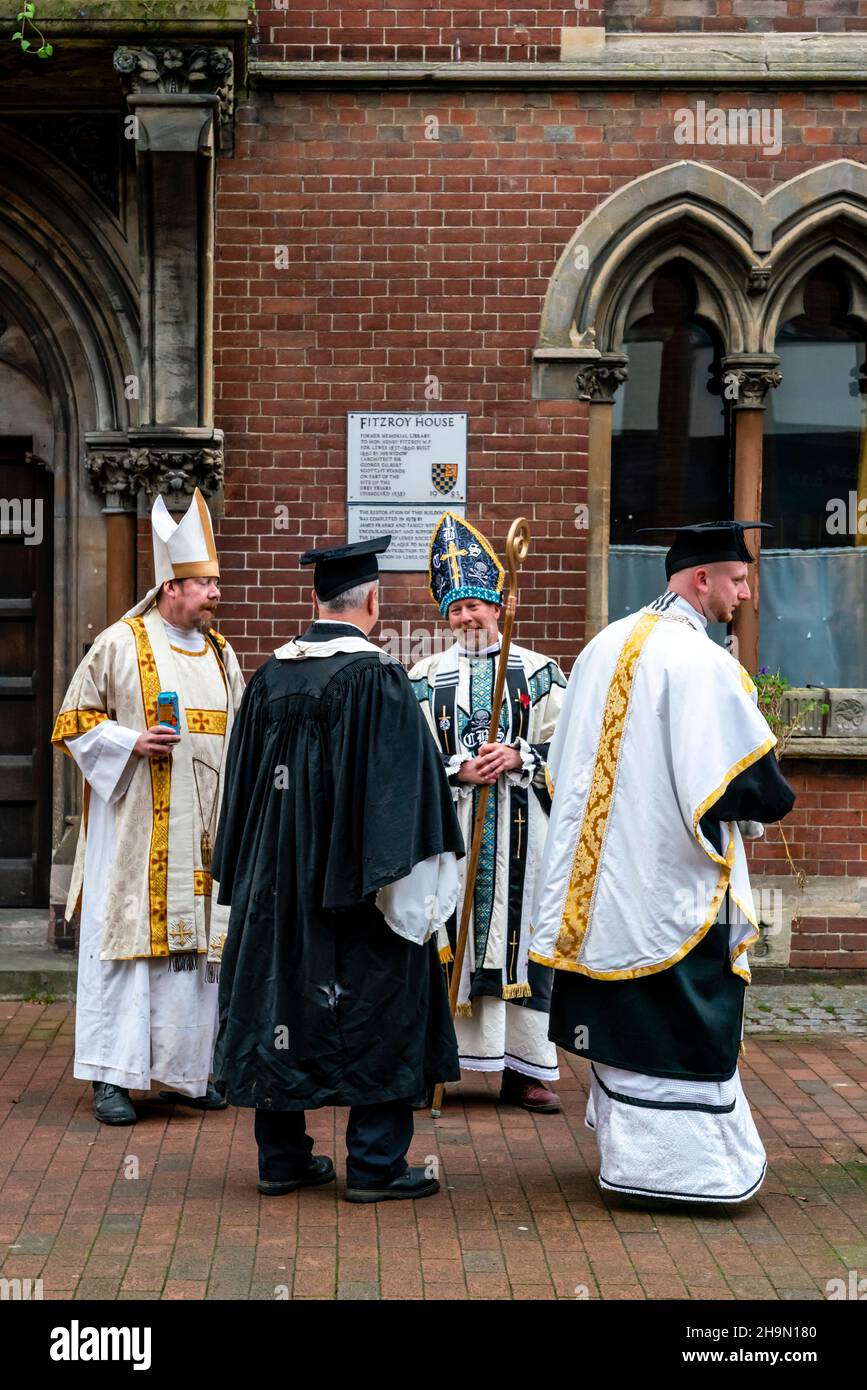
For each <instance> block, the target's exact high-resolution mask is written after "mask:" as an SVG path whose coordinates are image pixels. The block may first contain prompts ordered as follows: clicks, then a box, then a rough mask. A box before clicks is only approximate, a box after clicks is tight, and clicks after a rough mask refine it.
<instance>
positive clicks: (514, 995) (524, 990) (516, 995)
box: [503, 984, 533, 999]
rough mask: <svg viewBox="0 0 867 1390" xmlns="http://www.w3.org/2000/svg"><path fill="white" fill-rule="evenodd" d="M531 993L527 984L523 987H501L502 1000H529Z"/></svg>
mask: <svg viewBox="0 0 867 1390" xmlns="http://www.w3.org/2000/svg"><path fill="white" fill-rule="evenodd" d="M532 993H533V991H532V989H531V988H530V986H529V985H528V984H523V985H503V998H504V999H529V998H530V996H531V994H532Z"/></svg>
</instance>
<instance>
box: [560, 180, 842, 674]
mask: <svg viewBox="0 0 867 1390" xmlns="http://www.w3.org/2000/svg"><path fill="white" fill-rule="evenodd" d="M831 255H833V256H835V257H837V258H838V259H839V260H840V262H841V264H844V265H845V266H846V267H847V268H848V273H849V275H850V277H851V284H852V287H853V288H852V294H851V302H852V305H853V306H854V307H853V312H855V313H856V314H858V315H860V313H861V312H862V305H863V303H864V294H865V283H867V281H865V267H867V168H865V166H864V165H862V164H859V163H856V162H855V161H853V160H835V161H831V162H829V163H827V164H824V165H820V166H818V167H816V168H814V169H810V170H808V171H807V172H806V173H804V174H801V175H799V176H797V177H796V178H794V179H791V180H789V181H788V182H787V183H784V184H782V185H780V186H779V187H778V188H775V189H774V190H772V192H771V193H769V194H768V195H766V196H764V197H763V196H761V195H759V194H758V193H756V192H755V191H754V190H753V189H751V188H749V187H748V186H747V185H746V184H743V183H741V182H740V181H739V180H737V179H735V178H732V177H731V176H730V175H727V174H724V173H722V172H721V171H719V170H716V169H713V168H710V167H709V166H707V165H704V164H700V163H697V162H695V161H691V160H683V161H678V162H677V163H675V164H671V165H668V166H666V167H665V168H662V169H657V170H654V171H652V172H651V173H649V174H645V175H643V176H642V177H640V178H638V179H635V180H633V181H632V182H631V183H629V184H627V185H625V186H624V187H623V188H622V189H620V190H618V191H617V192H616V193H614V194H612V195H611V196H610V197H609V198H607V199H606V200H604V202H603V203H601V204H600V205H599V207H598V208H596V209H595V210H594V212H593V213H591V214H590V216H589V217H588V218H587V219H586V220H585V221H584V222H583V223H582V224H581V226H579V227H578V228H577V229H576V231H575V233H574V235H573V236H572V238H571V239H570V241H569V243H568V245H567V246H566V247H565V249H564V251H563V253H562V255H561V257H560V259H559V261H558V263H557V266H556V267H555V270H554V273H553V276H552V279H551V282H550V285H549V287H548V292H547V294H546V297H545V301H544V305H543V312H542V318H541V323H540V331H539V338H538V342H537V346H536V349H535V351H534V354H533V395H534V397H535V398H536V399H540V400H567V399H573V400H574V399H575V396H576V395H577V396H578V397H579V399H582V400H585V401H586V402H587V403H588V409H589V413H590V428H589V435H588V439H589V443H588V463H587V472H588V506H589V534H588V561H587V624H586V635H587V636H588V637H590V636H592V635H593V634H594V633H595V632H596V631H598V630H599V629H600V628H601V627H602V626H604V624H605V623H606V622H607V620H608V588H607V584H608V580H607V569H608V555H607V550H608V537H609V526H610V484H611V442H612V436H611V431H612V417H613V402H614V398H615V394H616V392H617V390H618V388H619V387H620V386H621V385H622V384H623V382H624V381H626V380H627V378H628V374H629V353H628V343H627V342H626V334H627V327H628V325H629V323H630V322H632V321H634V318H635V309H636V306H640V304H641V297H642V295H644V296H645V297H646V294H647V286H648V284H650V283H652V280H653V277H654V275H655V274H656V273H658V271H659V269H660V268H661V267H662V266H664V265H666V264H670V263H672V262H674V261H679V262H680V263H681V264H683V265H687V266H689V267H690V268H691V271H692V273H693V275H694V277H695V283H696V286H697V305H698V306H699V307H700V312H701V314H702V316H703V317H704V318H705V319H706V320H707V321H708V322H710V323H712V324H713V325H714V326H715V327H716V329H717V331H718V332H719V334H720V337H721V339H722V342H723V343H724V345H725V356H724V358H723V361H722V366H723V369H724V378H725V385H726V388H727V389H728V391H729V393H730V394H731V395H732V398H733V399H732V414H733V431H732V433H733V439H732V448H733V471H734V486H733V508H734V515H736V516H743V517H747V516H758V515H760V510H759V509H760V506H761V479H762V424H763V419H762V417H763V411H764V405H765V400H766V397H767V393H768V391H770V390H772V389H774V388H775V387H776V386H777V385H778V384H779V382H780V381H781V379H782V378H781V374H780V371H779V360H778V357H777V354H776V353H775V351H774V345H775V343H776V339H777V332H778V329H779V327H780V325H781V323H783V322H785V321H786V318H785V316H786V315H787V314H788V315H789V317H791V314H790V310H791V306H792V303H793V296H797V293H798V286H799V285H801V284H802V283H803V282H804V280H805V278H806V277H807V276H808V275H809V273H810V271H811V270H812V269H813V268H814V267H816V266H817V265H820V264H822V263H823V262H824V261H827V259H828V258H829V256H831ZM751 578H752V579H753V581H754V590H755V579H756V575H755V574H753V575H751ZM736 635H737V636H738V639H739V644H740V652H741V657H742V659H743V660H745V662H746V664H748V665H750V666H752V667H753V668H755V665H756V660H757V650H758V615H757V610H756V608H755V607H754V605H743V606H742V608H741V609H740V610H739V613H738V622H737V624H736Z"/></svg>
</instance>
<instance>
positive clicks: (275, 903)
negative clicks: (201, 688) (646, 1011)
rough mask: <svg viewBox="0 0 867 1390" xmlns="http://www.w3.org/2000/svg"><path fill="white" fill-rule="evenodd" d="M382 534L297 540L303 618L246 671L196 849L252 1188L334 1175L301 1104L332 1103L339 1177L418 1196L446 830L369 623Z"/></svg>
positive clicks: (380, 1193)
mask: <svg viewBox="0 0 867 1390" xmlns="http://www.w3.org/2000/svg"><path fill="white" fill-rule="evenodd" d="M388 541H389V537H387V536H386V537H380V538H379V539H377V540H372V541H365V542H359V543H356V544H354V545H347V546H340V547H337V548H336V549H335V548H332V549H330V550H315V551H309V552H307V554H306V555H305V556H303V557H302V561H301V563H302V564H315V565H316V570H315V577H314V595H313V598H314V603H315V605H316V611H317V614H318V616H317V618H316V620H315V621H314V622H313V623H312V624H311V626H310V628H309V629H308V630H307V632H305V633H304V634H303V636H301V637H297V638H295V639H294V640H293V641H291V642H287V643H286V644H285V645H284V646H282V647H280V648H279V649H278V650H277V651H276V652H275V653H274V655H273V656H272V657H271V659H270V661H268V662H266V663H265V665H264V666H262V667H260V669H259V670H258V671H257V672H256V674H255V675H254V677H253V679H252V681H251V682H250V686H249V690H248V695H247V697H246V698H245V700H244V704H243V706H242V708H241V711H240V713H239V716H238V722H237V725H236V736H235V738H233V740H232V746H231V748H230V750H229V760H228V772H227V780H226V797H225V801H224V809H223V815H222V817H221V821H220V830H219V835H218V840H217V847H216V853H215V874H216V875H219V880H220V901H221V902H225V903H230V904H231V918H230V924H229V932H228V936H227V940H226V948H225V954H224V956H223V970H222V975H221V980H220V1031H219V1038H218V1042H217V1050H216V1055H215V1060H214V1075H215V1079H216V1083H217V1085H218V1087H219V1088H220V1089H221V1090H223V1091H224V1092H225V1094H226V1096H227V1097H228V1098H230V1100H231V1101H232V1103H233V1104H235V1105H240V1106H247V1107H249V1108H251V1109H254V1110H255V1112H256V1119H255V1134H256V1141H257V1144H258V1147H259V1191H260V1192H262V1193H264V1194H265V1195H268V1196H282V1195H283V1194H285V1193H289V1192H294V1191H295V1190H296V1189H297V1188H300V1187H310V1186H317V1185H318V1184H320V1183H326V1182H330V1181H332V1180H333V1178H334V1165H333V1163H332V1161H331V1159H330V1158H325V1157H316V1156H313V1154H312V1148H313V1141H312V1139H311V1138H310V1137H309V1136H308V1134H307V1133H306V1127H305V1119H304V1112H305V1110H308V1109H310V1110H316V1109H319V1108H320V1107H322V1106H325V1105H346V1106H349V1107H350V1110H349V1122H348V1125H347V1130H346V1145H347V1149H348V1154H349V1157H348V1162H347V1189H346V1197H347V1200H349V1201H351V1202H380V1201H385V1200H396V1199H400V1198H418V1197H427V1196H432V1195H433V1194H434V1193H435V1192H437V1191H438V1189H439V1183H438V1181H437V1178H436V1173H435V1172H433V1171H430V1170H429V1169H428V1168H423V1167H417V1168H410V1167H409V1166H408V1165H407V1162H406V1152H407V1149H408V1147H409V1144H410V1141H411V1139H412V1133H413V1117H412V1104H411V1102H412V1098H413V1096H415V1095H416V1094H418V1092H420V1091H422V1090H424V1089H425V1088H426V1087H427V1086H429V1085H431V1084H434V1083H436V1082H437V1081H449V1080H456V1079H457V1078H458V1076H459V1075H460V1072H459V1069H458V1061H457V1047H456V1043H455V1034H454V1029H453V1027H452V1023H451V1018H450V1016H449V1009H448V999H447V996H446V990H445V983H444V980H443V976H442V971H441V969H440V965H439V955H438V951H437V943H436V933H437V931H438V929H439V927H440V926H441V924H442V923H443V922H445V921H446V920H447V919H448V917H449V916H450V914H451V913H452V912H453V911H454V908H455V904H456V902H457V897H458V874H457V864H456V859H457V856H458V855H461V854H462V853H463V842H462V839H461V832H460V828H459V826H458V822H457V818H456V816H455V813H454V808H453V805H452V796H451V792H450V790H449V786H448V783H447V781H446V777H445V773H444V771H443V769H442V765H441V762H440V759H439V757H438V755H437V751H436V748H435V746H434V744H433V742H432V740H431V738H430V736H429V734H428V731H427V728H426V727H425V724H424V721H423V719H422V715H421V712H420V710H419V707H418V703H417V701H416V699H415V697H414V695H413V692H412V687H411V685H410V683H409V680H408V678H407V675H406V673H405V672H404V670H403V668H402V667H401V666H400V665H399V664H398V663H397V662H396V661H394V660H392V658H391V657H389V656H387V655H386V654H385V653H384V652H383V651H382V650H381V649H380V648H379V647H376V646H374V645H373V643H372V642H370V641H369V640H368V634H369V633H370V632H371V630H372V629H373V627H374V626H375V624H376V622H377V620H378V617H379V584H378V578H377V576H378V564H377V559H376V557H377V554H378V553H381V552H382V551H383V550H384V549H385V548H386V546H387V545H388Z"/></svg>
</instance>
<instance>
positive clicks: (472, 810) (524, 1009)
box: [410, 512, 566, 1113]
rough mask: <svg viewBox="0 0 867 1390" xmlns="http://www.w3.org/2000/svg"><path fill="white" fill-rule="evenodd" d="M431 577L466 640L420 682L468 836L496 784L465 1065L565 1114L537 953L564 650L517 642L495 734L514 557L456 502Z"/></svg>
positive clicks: (436, 660) (444, 521)
mask: <svg viewBox="0 0 867 1390" xmlns="http://www.w3.org/2000/svg"><path fill="white" fill-rule="evenodd" d="M430 584H431V596H432V598H433V599H434V602H435V603H436V604H437V607H438V608H439V610H440V613H441V615H442V616H443V617H444V618H445V619H446V621H447V622H448V624H449V627H450V629H451V631H452V634H453V636H454V639H455V640H454V642H453V643H452V644H451V645H450V646H448V647H447V648H446V650H445V651H443V652H437V653H435V654H434V655H432V656H430V657H425V658H424V659H423V660H422V661H419V662H418V663H417V664H416V665H415V666H414V667H413V669H412V670H411V671H410V680H411V681H412V683H413V687H414V689H415V692H416V696H417V698H418V700H419V701H420V703H421V707H422V709H423V710H424V714H425V718H426V719H427V722H428V727H429V728H430V730H431V733H432V734H433V736H434V738H435V739H436V741H437V746H438V748H439V751H440V755H441V757H442V760H443V766H444V768H445V770H446V773H447V774H448V778H449V783H450V785H451V788H452V795H453V797H454V799H455V804H456V809H457V813H458V819H459V821H460V825H461V830H462V832H463V835H464V839H465V841H466V843H467V844H470V843H471V842H472V836H473V824H474V822H475V815H476V806H477V803H478V798H479V789H480V788H481V787H482V786H485V785H488V786H489V787H491V794H490V795H489V797H488V803H487V810H486V816H485V832H484V837H483V840H482V852H481V856H480V859H479V868H478V873H477V876H476V882H475V887H474V891H473V910H472V916H471V919H470V930H469V935H468V940H467V946H468V949H467V951H466V954H465V956H464V966H463V971H462V978H461V987H460V993H459V996H458V1006H457V1017H456V1020H455V1032H456V1033H457V1038H458V1048H459V1053H460V1063H461V1066H462V1067H463V1068H464V1069H466V1070H468V1071H486V1072H499V1073H501V1074H502V1083H501V1088H500V1099H501V1100H502V1101H503V1102H504V1103H506V1104H511V1105H520V1106H522V1107H523V1108H524V1109H525V1110H533V1111H537V1112H540V1113H554V1112H556V1111H558V1110H559V1109H560V1100H559V1097H558V1096H557V1093H556V1091H553V1090H552V1089H551V1086H552V1083H553V1082H555V1081H556V1080H557V1077H558V1076H559V1071H558V1068H557V1049H556V1048H555V1047H554V1044H553V1043H552V1042H550V1040H549V1038H548V1007H549V1003H550V997H551V981H552V973H551V971H550V970H549V969H547V968H546V967H545V966H542V965H538V964H536V963H535V962H533V961H532V960H529V961H528V948H529V945H530V935H529V926H530V904H531V902H532V899H533V889H534V886H535V873H536V868H537V865H538V863H539V860H540V858H541V853H542V846H543V845H544V842H545V834H546V831H547V828H548V810H549V807H550V804H551V799H550V797H549V795H548V791H547V788H546V785H545V766H546V759H547V753H548V744H549V741H550V739H551V736H552V734H553V732H554V728H555V725H556V722H557V715H558V713H559V710H560V704H561V701H562V697H563V691H564V689H565V686H566V680H565V678H564V676H563V673H562V672H561V670H560V668H559V666H558V665H557V663H556V661H552V660H551V659H550V658H549V657H546V656H542V655H541V654H540V653H539V652H534V651H529V650H528V649H527V648H526V647H519V646H517V645H515V644H513V645H512V647H511V649H510V651H509V658H508V664H507V670H506V686H505V692H504V693H505V698H504V700H503V705H502V710H501V715H500V730H499V732H498V737H497V741H496V742H495V743H489V742H488V731H489V725H490V720H491V700H492V697H493V691H494V683H495V680H496V671H497V659H498V655H499V651H500V630H499V619H500V612H501V604H502V584H503V569H502V566H501V565H500V562H499V560H498V559H497V556H496V554H495V552H494V551H493V549H492V548H491V546H490V545H489V543H488V541H487V540H486V539H485V537H484V536H483V535H481V533H480V532H479V531H477V530H476V528H475V527H474V526H471V525H470V523H469V522H468V521H466V520H465V519H464V518H463V517H459V516H456V515H454V514H453V513H452V512H446V513H445V514H444V515H443V516H442V517H441V518H440V520H439V522H438V523H437V526H436V529H435V531H434V534H433V539H432V541H431V561H430ZM462 892H463V890H462ZM459 916H460V906H459V907H458V912H457V917H459ZM455 937H456V919H453V920H452V921H451V922H449V924H448V928H447V930H443V932H442V933H441V941H440V946H441V951H442V959H443V961H444V962H446V963H449V962H450V961H451V960H452V958H453V952H454V947H455ZM419 1099H421V1098H419Z"/></svg>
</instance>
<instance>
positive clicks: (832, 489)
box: [762, 261, 865, 549]
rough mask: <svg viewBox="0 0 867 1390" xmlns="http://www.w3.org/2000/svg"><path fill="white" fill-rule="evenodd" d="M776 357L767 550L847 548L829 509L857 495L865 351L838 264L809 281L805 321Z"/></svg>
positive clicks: (767, 448)
mask: <svg viewBox="0 0 867 1390" xmlns="http://www.w3.org/2000/svg"><path fill="white" fill-rule="evenodd" d="M774 351H775V352H776V353H777V355H778V356H779V358H780V371H781V372H782V374H783V380H782V382H781V384H780V385H779V386H778V387H777V388H776V390H773V391H769V392H768V396H767V402H766V409H765V439H764V456H763V468H762V519H763V520H764V521H770V522H772V523H773V526H774V530H773V532H772V533H771V532H769V533H768V535H767V538H766V542H765V543H766V544H769V545H772V546H774V547H786V548H790V547H791V548H794V547H797V548H799V549H814V548H816V547H820V546H822V547H824V546H851V545H853V544H855V538H854V537H853V536H852V535H851V534H847V533H845V532H843V533H842V534H841V533H839V531H838V530H837V529H835V528H833V527H832V528H831V529H830V530H829V527H828V519H829V504H830V503H831V502H832V499H843V500H846V501H848V497H849V494H850V492H853V491H857V488H858V472H859V460H860V459H861V455H862V450H863V440H864V426H863V418H864V406H863V401H862V397H861V395H860V393H859V390H858V377H859V368H860V367H861V365H862V363H863V362H864V357H865V347H864V329H863V327H862V326H861V325H859V323H858V322H857V321H856V320H855V319H853V318H851V317H850V316H849V290H848V287H847V285H846V280H845V273H844V271H843V268H842V267H841V266H840V265H839V263H838V262H834V261H830V262H828V263H826V264H825V265H823V266H821V267H820V268H819V269H818V270H816V271H815V272H814V273H813V274H812V275H810V277H809V279H808V280H807V282H806V284H805V286H804V300H803V313H800V314H798V315H796V316H795V317H794V318H791V319H789V320H788V322H786V323H784V324H783V325H782V327H781V329H780V331H779V333H778V335H777V340H776V343H775V346H774ZM862 466H863V465H862Z"/></svg>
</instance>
